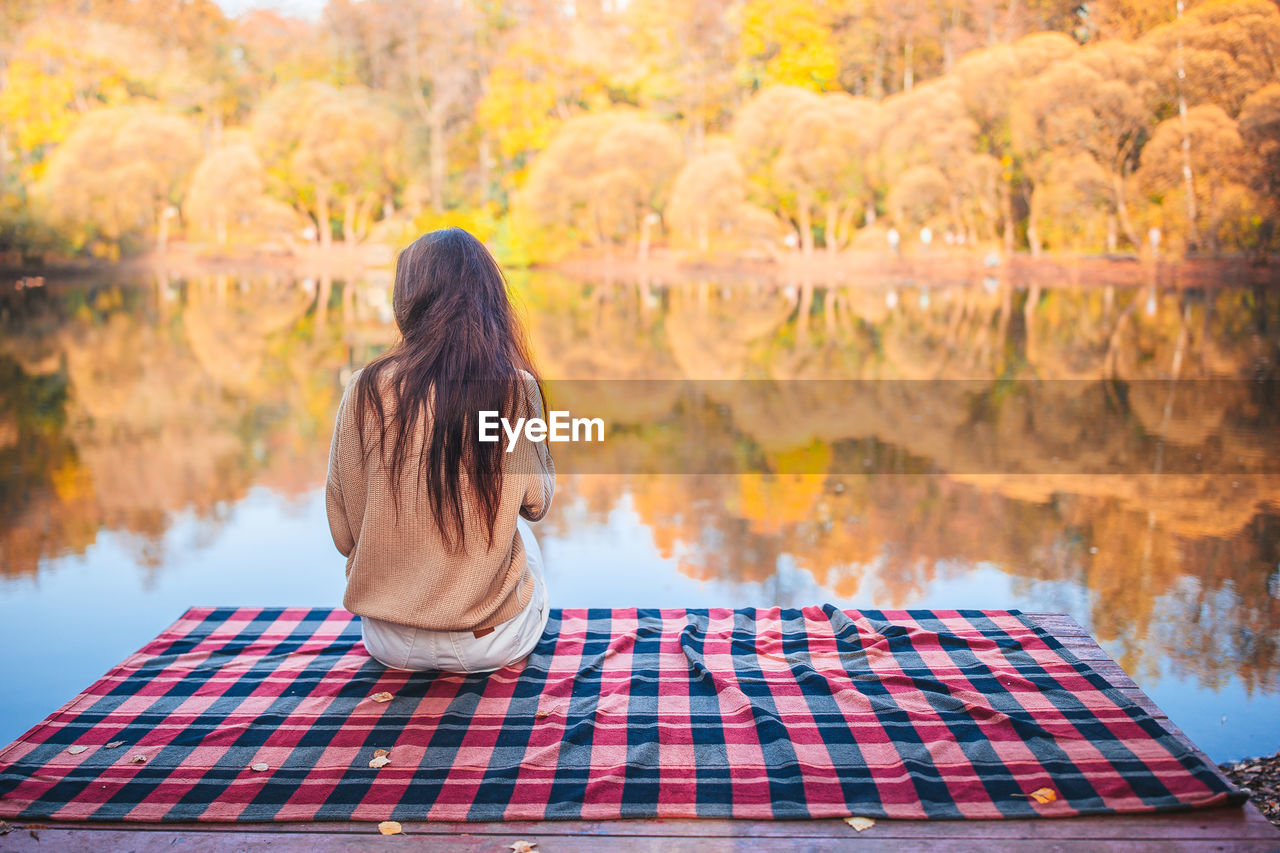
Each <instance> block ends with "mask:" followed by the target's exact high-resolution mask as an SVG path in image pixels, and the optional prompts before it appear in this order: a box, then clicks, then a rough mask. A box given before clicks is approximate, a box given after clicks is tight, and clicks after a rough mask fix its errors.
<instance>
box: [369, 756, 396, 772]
mask: <svg viewBox="0 0 1280 853" xmlns="http://www.w3.org/2000/svg"><path fill="white" fill-rule="evenodd" d="M390 763H391V759H390V758H387V757H386V756H385V755H375V756H374V757H373V758H370V759H369V766H370V767H372V768H373V769H374V770H377V769H379V768H382V767H386V766H387V765H388V764H390Z"/></svg>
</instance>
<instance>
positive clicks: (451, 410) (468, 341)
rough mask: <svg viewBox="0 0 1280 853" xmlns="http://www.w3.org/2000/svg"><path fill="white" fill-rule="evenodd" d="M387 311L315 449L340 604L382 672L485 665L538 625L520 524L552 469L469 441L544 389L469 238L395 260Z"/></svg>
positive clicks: (420, 248)
mask: <svg viewBox="0 0 1280 853" xmlns="http://www.w3.org/2000/svg"><path fill="white" fill-rule="evenodd" d="M392 308H393V310H394V313H395V318H396V325H397V326H399V328H400V334H401V339H400V340H399V341H398V342H397V343H396V344H395V345H394V346H393V347H392V348H391V349H390V350H388V351H387V352H386V353H384V354H383V355H381V356H379V357H377V358H375V359H374V360H373V361H371V362H369V364H367V365H366V366H365V367H364V368H363V369H361V370H358V371H356V373H355V374H354V375H353V376H352V377H351V380H350V381H349V382H348V383H347V387H346V390H345V391H344V392H343V395H342V402H341V403H340V404H339V406H338V417H337V422H336V424H335V426H334V432H333V443H332V446H331V448H330V451H329V476H328V480H327V483H326V489H325V491H326V503H327V508H328V514H329V529H330V532H331V533H332V534H333V542H334V544H335V545H337V546H338V550H339V551H340V552H342V554H343V556H345V557H346V558H347V590H346V595H345V596H344V598H343V605H344V606H345V607H346V608H347V609H348V610H350V611H351V612H352V613H355V614H357V615H358V616H360V618H361V628H362V631H363V634H364V643H365V647H366V648H367V649H368V650H369V653H370V654H371V655H373V657H374V658H376V659H377V660H379V661H381V662H382V663H383V664H385V665H387V666H389V667H392V668H395V669H407V670H444V671H449V672H488V671H491V670H495V669H499V668H501V667H504V666H508V665H510V664H513V663H516V662H518V661H520V660H522V659H524V658H525V657H526V656H527V655H528V654H529V652H530V651H532V649H533V647H534V645H535V644H536V643H537V641H538V638H539V636H541V634H542V631H543V628H545V627H546V623H547V615H548V613H549V610H548V606H547V588H546V581H545V579H544V578H543V572H542V555H541V552H540V551H539V548H538V543H537V542H536V541H535V540H534V538H533V533H532V531H531V530H530V529H529V525H528V524H527V523H526V522H525V520H524V519H528V520H529V521H537V520H539V519H540V518H542V517H543V515H545V514H546V512H547V508H548V506H550V504H551V495H552V492H553V491H554V489H555V467H554V465H553V464H552V461H551V455H550V453H549V452H548V451H547V448H546V444H545V443H543V442H530V441H528V440H526V439H523V438H522V439H521V441H520V443H519V444H518V445H517V446H516V447H515V449H514V450H513V451H512V452H510V453H508V452H506V442H505V441H501V442H492V443H490V442H480V441H479V440H478V419H479V412H481V411H497V412H501V413H502V416H503V417H507V418H509V419H511V421H512V422H514V419H515V418H519V417H526V418H527V417H539V418H540V417H543V410H544V408H545V406H544V401H543V395H542V388H541V386H540V385H539V384H538V381H537V379H536V378H535V377H534V375H533V364H532V362H531V360H530V358H529V354H528V348H527V345H526V344H525V341H524V334H523V331H522V329H521V327H520V323H519V321H518V320H517V319H516V317H515V314H514V312H513V310H512V307H511V303H510V301H509V300H508V298H507V289H506V281H505V280H504V278H503V276H502V271H501V270H500V269H499V268H498V264H497V262H495V261H494V259H493V256H492V255H490V254H489V252H488V251H487V250H486V249H485V247H484V246H483V245H482V244H481V243H480V242H479V241H478V240H476V239H475V238H474V237H472V236H471V235H470V234H468V233H467V232H465V231H463V230H461V229H458V228H448V229H445V230H442V231H432V232H431V233H429V234H424V235H423V236H422V237H419V238H418V239H417V240H416V241H414V242H413V243H412V244H411V245H410V246H409V247H408V248H407V249H405V250H404V251H403V252H401V253H400V257H399V258H398V259H397V260H396V277H395V288H394V291H393V295H392Z"/></svg>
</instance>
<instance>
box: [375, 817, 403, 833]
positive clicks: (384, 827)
mask: <svg viewBox="0 0 1280 853" xmlns="http://www.w3.org/2000/svg"><path fill="white" fill-rule="evenodd" d="M403 831H404V827H402V826H400V821H398V820H384V821H383V822H382V823H380V824H378V832H381V833H382V834H383V835H399V834H400V833H402V832H403Z"/></svg>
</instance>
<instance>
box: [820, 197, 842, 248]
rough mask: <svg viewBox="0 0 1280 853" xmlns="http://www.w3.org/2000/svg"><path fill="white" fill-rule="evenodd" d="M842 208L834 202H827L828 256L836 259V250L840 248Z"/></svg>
mask: <svg viewBox="0 0 1280 853" xmlns="http://www.w3.org/2000/svg"><path fill="white" fill-rule="evenodd" d="M839 228H840V206H839V205H837V204H836V203H835V202H834V201H829V202H827V231H826V240H825V241H824V242H826V244H827V254H828V255H831V256H832V257H835V254H836V250H837V249H839V248H840V242H839V241H840V237H839Z"/></svg>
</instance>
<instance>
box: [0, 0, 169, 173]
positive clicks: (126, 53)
mask: <svg viewBox="0 0 1280 853" xmlns="http://www.w3.org/2000/svg"><path fill="white" fill-rule="evenodd" d="M4 58H5V59H7V62H6V64H5V65H4V85H3V86H0V135H3V136H7V137H9V139H8V142H9V143H10V144H11V145H12V146H13V149H12V150H13V151H14V153H15V154H16V155H17V157H18V158H19V162H20V163H21V164H22V167H23V171H24V173H25V177H26V179H27V180H28V181H34V180H37V179H39V177H40V176H41V174H42V172H43V170H44V165H45V160H46V158H47V157H48V156H49V155H50V153H51V152H52V151H53V149H54V148H56V147H57V146H58V145H59V144H60V143H62V142H63V141H64V140H65V139H66V138H67V137H68V136H69V135H70V134H71V131H72V129H73V128H74V127H75V124H76V122H77V121H78V120H79V118H80V117H81V116H83V115H84V114H85V113H88V112H89V111H91V110H94V109H98V108H100V107H103V106H120V105H123V104H126V103H128V102H130V101H131V100H133V99H134V98H150V97H166V96H171V95H172V94H173V93H174V90H175V89H178V90H181V88H182V87H184V86H185V85H189V84H190V80H189V78H188V77H187V75H186V73H185V69H184V67H183V65H182V63H181V59H180V58H173V57H169V56H166V55H165V54H164V53H163V52H161V51H160V50H159V48H158V47H157V45H156V44H155V42H154V40H153V39H152V38H151V37H150V36H148V35H147V34H145V33H143V32H140V31H138V30H135V29H131V28H129V27H124V26H120V25H119V24H115V23H111V22H108V21H101V20H94V19H92V18H87V17H82V16H78V15H59V14H52V15H48V16H44V17H42V18H40V19H39V20H38V21H36V22H35V23H33V24H31V25H29V26H28V27H27V28H25V29H24V30H23V31H22V32H21V34H20V36H19V40H18V43H17V44H16V45H15V48H14V50H13V51H12V53H10V54H9V55H8V56H7V57H4Z"/></svg>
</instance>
